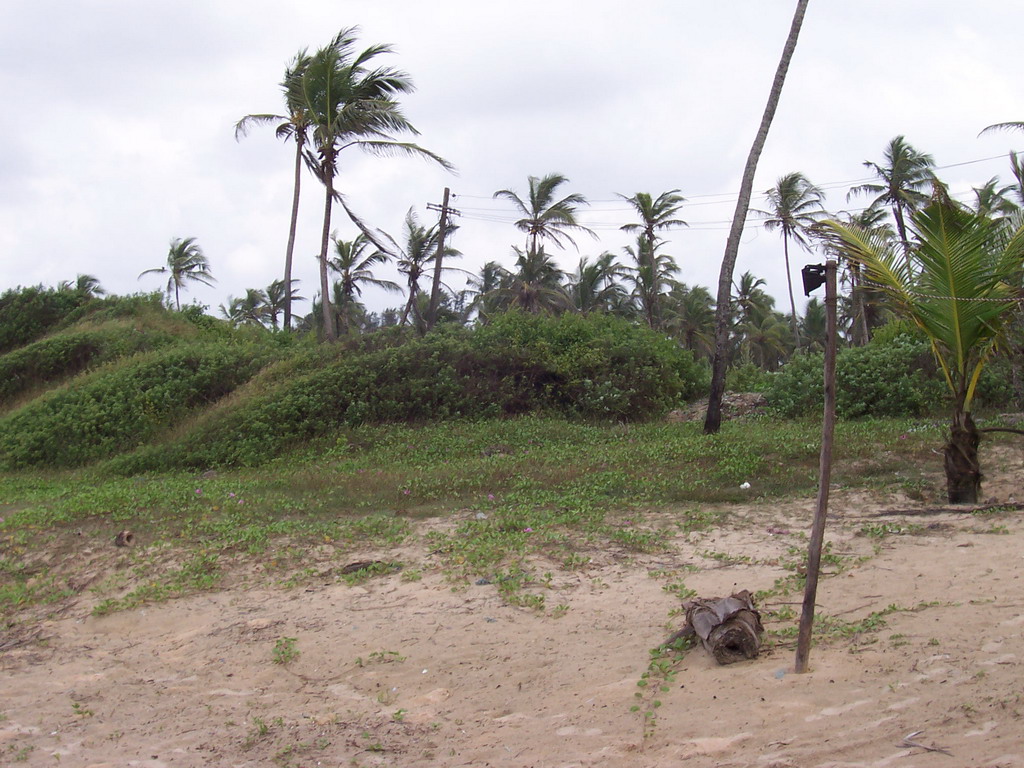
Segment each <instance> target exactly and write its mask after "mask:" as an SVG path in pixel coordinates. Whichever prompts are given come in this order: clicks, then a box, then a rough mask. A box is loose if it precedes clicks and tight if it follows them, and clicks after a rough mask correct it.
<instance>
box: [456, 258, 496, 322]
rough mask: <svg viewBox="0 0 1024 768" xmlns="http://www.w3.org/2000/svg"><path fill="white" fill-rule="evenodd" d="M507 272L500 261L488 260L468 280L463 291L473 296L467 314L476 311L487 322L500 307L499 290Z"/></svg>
mask: <svg viewBox="0 0 1024 768" xmlns="http://www.w3.org/2000/svg"><path fill="white" fill-rule="evenodd" d="M505 274H506V272H505V270H504V269H503V268H502V266H501V265H500V264H499V263H498V262H496V261H488V262H487V263H486V264H484V265H483V267H481V268H480V272H479V274H477V275H475V276H470V277H469V278H468V279H467V280H466V289H465V291H463V293H465V294H466V295H468V296H471V297H472V299H471V300H470V302H469V305H468V306H467V308H466V313H467V316H468V315H471V314H472V313H473V312H476V315H477V317H478V318H479V319H480V320H481V321H483V322H487V320H489V319H490V317H491V316H492V315H493V314H494V313H495V312H497V311H498V310H499V309H500V306H499V305H500V298H501V297H500V295H499V291H500V289H501V284H502V281H503V280H504V277H505Z"/></svg>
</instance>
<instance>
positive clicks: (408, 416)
mask: <svg viewBox="0 0 1024 768" xmlns="http://www.w3.org/2000/svg"><path fill="white" fill-rule="evenodd" d="M394 337H395V334H387V335H386V336H385V339H384V340H378V341H377V342H376V343H374V342H361V343H360V344H359V345H356V346H360V345H361V346H362V347H363V349H362V351H356V350H354V349H353V348H352V347H348V348H346V347H334V348H327V349H328V351H325V349H324V348H320V349H317V350H313V351H310V352H307V353H305V355H306V356H308V357H309V358H310V359H312V360H315V363H316V364H315V365H311V364H309V361H308V359H306V357H305V356H303V357H302V358H297V359H294V360H289V361H284V362H281V363H279V364H276V365H274V366H270V367H269V368H268V369H267V371H265V372H264V373H263V374H261V375H260V376H259V377H257V379H255V380H254V381H253V382H252V383H251V385H250V386H249V387H247V392H246V394H247V395H248V396H246V397H239V398H238V400H237V401H236V402H233V403H231V404H229V405H226V406H225V407H223V408H218V409H214V410H213V411H212V412H210V413H209V414H207V417H206V418H204V419H203V420H201V422H200V423H199V424H197V425H196V428H195V429H194V430H193V431H192V432H191V433H190V434H188V435H187V436H185V437H184V438H183V439H182V440H181V441H179V442H177V443H175V444H173V445H169V446H154V447H152V448H147V449H145V450H143V451H140V452H138V453H137V454H136V455H134V456H130V457H125V458H123V459H120V460H118V461H117V462H115V463H114V464H113V465H112V466H113V468H114V469H116V470H117V471H121V472H138V471H142V470H148V469H155V468H159V467H163V466H167V464H168V463H171V464H176V465H182V466H191V467H208V466H216V465H223V464H242V465H253V464H259V463H262V462H264V461H266V460H268V459H270V458H272V457H274V456H276V455H277V454H279V453H280V452H281V451H282V450H284V449H285V448H286V447H288V446H289V445H294V444H296V443H299V442H302V441H304V440H308V439H310V438H312V437H315V436H317V435H322V434H325V433H326V432H328V431H330V430H331V429H334V428H337V427H338V426H341V425H356V424H362V423H380V422H394V421H406V422H410V421H426V420H440V419H453V418H481V417H493V416H501V415H513V414H521V413H528V412H552V413H561V414H566V415H573V416H580V417H586V418H615V419H646V418H651V417H654V416H658V415H661V414H662V413H664V412H665V411H667V410H668V409H670V408H671V407H673V406H674V405H676V404H678V403H679V402H680V401H681V400H682V399H683V398H684V397H686V396H690V395H692V394H694V393H695V392H697V391H698V390H699V388H700V387H701V386H702V382H701V380H700V377H701V375H702V374H703V369H702V368H701V366H700V365H699V364H698V363H696V362H695V361H694V360H693V357H692V355H691V354H690V353H689V352H686V351H684V350H681V349H680V348H679V347H678V346H677V345H675V344H674V343H673V342H671V341H670V340H667V339H665V338H664V337H662V336H660V335H658V334H656V333H653V332H651V331H649V330H646V329H643V328H639V327H637V326H634V325H632V324H630V323H628V322H626V321H623V320H618V319H615V318H610V317H581V316H563V317H561V318H548V317H535V316H529V315H522V314H509V315H506V316H503V317H501V318H498V319H497V320H495V321H494V322H493V323H491V324H489V325H487V326H485V327H482V328H478V329H476V330H467V329H463V328H459V327H454V326H453V327H445V328H439V329H438V330H436V331H435V332H434V333H431V334H429V335H428V336H426V337H425V338H423V339H415V338H406V339H405V342H404V343H402V344H400V345H397V346H395V345H392V343H391V340H393V339H394ZM328 355H332V356H333V359H332V358H331V357H328ZM284 370H287V371H288V372H289V374H290V375H289V376H283V375H282V371H284Z"/></svg>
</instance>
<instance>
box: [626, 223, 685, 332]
mask: <svg viewBox="0 0 1024 768" xmlns="http://www.w3.org/2000/svg"><path fill="white" fill-rule="evenodd" d="M662 242H663V241H662V240H657V239H656V240H654V241H653V246H652V244H651V241H649V240H648V239H647V236H646V234H645V233H640V234H639V235H638V236H637V238H636V247H635V248H634V247H633V246H629V245H627V246H626V249H625V250H626V253H627V254H629V256H630V258H632V259H633V262H634V263H635V265H636V266H634V267H631V268H630V269H629V270H628V271H627V272H626V275H625V278H626V280H627V281H628V282H630V283H632V284H633V299H634V301H635V302H636V304H637V306H638V307H639V309H640V311H641V312H642V313H643V316H644V319H645V320H646V321H647V325H648V326H649V327H651V328H659V327H661V317H662V311H661V305H662V303H663V301H664V297H665V294H666V293H667V292H668V290H669V289H670V288H671V287H672V285H673V276H674V275H676V274H678V272H679V267H678V266H677V265H676V262H675V259H673V258H672V257H671V256H669V255H667V254H663V253H658V252H657V249H658V246H659V245H661V243H662Z"/></svg>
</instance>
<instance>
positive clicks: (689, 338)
mask: <svg viewBox="0 0 1024 768" xmlns="http://www.w3.org/2000/svg"><path fill="white" fill-rule="evenodd" d="M666 310H667V312H666V315H667V320H666V323H665V325H666V329H667V330H668V331H670V332H671V333H672V335H673V336H674V337H675V338H677V339H679V341H680V342H681V343H682V345H683V346H684V347H686V348H687V349H689V350H690V351H691V352H695V353H697V354H699V355H701V356H702V357H706V358H710V357H711V356H712V355H713V354H714V348H715V300H714V299H713V298H712V297H711V293H710V291H708V289H707V288H705V287H704V286H702V285H694V286H692V287H691V286H688V285H686V284H685V283H676V284H675V285H673V286H672V289H671V290H670V291H669V293H668V296H667V300H666Z"/></svg>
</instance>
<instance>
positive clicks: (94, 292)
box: [57, 275, 106, 299]
mask: <svg viewBox="0 0 1024 768" xmlns="http://www.w3.org/2000/svg"><path fill="white" fill-rule="evenodd" d="M57 290H59V291H67V292H69V293H76V294H78V295H79V296H80V297H81V298H83V299H98V298H99V297H100V296H103V295H104V294H106V290H105V289H104V288H103V286H102V285H100V281H99V280H98V279H97V278H95V277H93V276H92V275H78V277H76V278H75V282H73V283H72V282H71V281H70V280H62V281H61V282H60V284H59V285H58V286H57Z"/></svg>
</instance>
